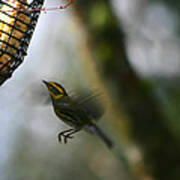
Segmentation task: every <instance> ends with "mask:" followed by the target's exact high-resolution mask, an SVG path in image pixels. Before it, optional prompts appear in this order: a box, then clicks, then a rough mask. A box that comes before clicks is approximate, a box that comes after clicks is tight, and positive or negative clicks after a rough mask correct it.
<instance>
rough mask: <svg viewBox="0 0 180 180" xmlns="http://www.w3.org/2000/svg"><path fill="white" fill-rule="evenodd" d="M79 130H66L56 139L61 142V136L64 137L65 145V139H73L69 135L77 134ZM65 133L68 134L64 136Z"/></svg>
mask: <svg viewBox="0 0 180 180" xmlns="http://www.w3.org/2000/svg"><path fill="white" fill-rule="evenodd" d="M79 130H80V129H68V130H66V131H63V132H61V133H59V135H58V139H59V141H60V142H61V136H62V137H64V143H65V144H66V143H67V139H71V138H73V136H71V135H72V134H74V133H76V132H78V131H79ZM66 133H68V134H66Z"/></svg>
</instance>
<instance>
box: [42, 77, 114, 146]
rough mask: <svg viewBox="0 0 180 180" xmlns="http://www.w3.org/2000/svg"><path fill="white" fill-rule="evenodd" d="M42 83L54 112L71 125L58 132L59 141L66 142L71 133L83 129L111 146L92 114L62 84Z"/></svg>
mask: <svg viewBox="0 0 180 180" xmlns="http://www.w3.org/2000/svg"><path fill="white" fill-rule="evenodd" d="M43 83H44V84H45V85H46V86H47V88H48V91H49V94H50V97H51V100H52V105H53V108H54V112H55V114H56V115H57V117H58V118H59V119H61V120H62V121H63V122H64V123H66V124H67V125H69V126H70V127H71V128H70V129H68V130H65V131H63V132H61V133H59V135H58V139H59V141H60V142H61V141H62V138H63V139H64V143H67V140H68V139H69V138H73V136H72V135H73V134H75V133H76V132H78V131H80V130H85V131H88V132H90V133H91V134H95V135H97V136H98V137H100V139H101V140H102V141H103V142H104V143H105V144H106V145H107V146H108V147H109V148H112V147H113V143H112V141H111V140H110V139H109V138H108V137H107V136H106V135H105V134H104V133H103V132H102V130H101V129H100V128H99V127H98V126H97V125H96V124H95V120H94V119H93V116H91V114H90V113H89V112H88V111H87V110H86V108H85V107H84V106H83V104H81V103H79V102H78V101H75V100H74V99H73V98H72V97H70V96H69V95H68V93H67V92H66V90H65V88H64V87H63V86H62V85H60V84H58V83H56V82H47V81H44V80H43Z"/></svg>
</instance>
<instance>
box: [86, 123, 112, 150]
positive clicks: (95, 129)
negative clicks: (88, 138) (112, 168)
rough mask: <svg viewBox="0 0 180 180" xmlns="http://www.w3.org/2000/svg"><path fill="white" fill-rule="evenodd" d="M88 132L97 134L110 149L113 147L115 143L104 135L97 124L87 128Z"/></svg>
mask: <svg viewBox="0 0 180 180" xmlns="http://www.w3.org/2000/svg"><path fill="white" fill-rule="evenodd" d="M86 129H87V131H89V132H90V133H92V134H96V135H97V136H98V137H100V139H101V140H102V141H103V142H104V143H105V144H106V145H107V146H108V148H109V149H111V148H112V147H113V142H112V141H111V140H110V139H109V138H108V137H107V136H106V135H105V134H104V132H103V131H102V130H101V129H100V128H99V127H98V126H96V125H95V124H91V125H88V126H86Z"/></svg>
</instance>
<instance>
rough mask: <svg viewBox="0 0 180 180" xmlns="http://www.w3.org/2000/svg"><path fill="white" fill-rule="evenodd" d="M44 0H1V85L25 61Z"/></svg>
mask: <svg viewBox="0 0 180 180" xmlns="http://www.w3.org/2000/svg"><path fill="white" fill-rule="evenodd" d="M43 3H44V0H33V1H32V2H31V3H28V2H27V0H4V1H3V0H0V85H2V84H3V83H4V82H5V81H6V80H7V79H8V78H10V77H11V76H12V73H13V72H14V70H15V69H16V68H18V66H19V65H20V64H21V63H22V62H23V60H24V57H25V56H26V55H27V49H28V46H29V43H30V40H31V37H32V34H33V32H34V29H35V26H36V24H37V21H38V18H39V15H40V9H42V6H43Z"/></svg>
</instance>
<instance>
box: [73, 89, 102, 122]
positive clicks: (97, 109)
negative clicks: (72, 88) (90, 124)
mask: <svg viewBox="0 0 180 180" xmlns="http://www.w3.org/2000/svg"><path fill="white" fill-rule="evenodd" d="M79 94H80V95H79V96H77V97H73V100H74V101H75V102H76V103H77V104H79V105H80V106H82V107H83V109H84V110H85V111H86V112H87V113H88V114H89V116H90V117H91V118H92V119H94V120H98V119H100V118H101V117H102V115H103V114H104V108H103V107H102V105H101V104H100V101H99V100H98V97H99V96H100V94H93V93H91V92H81V93H79Z"/></svg>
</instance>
